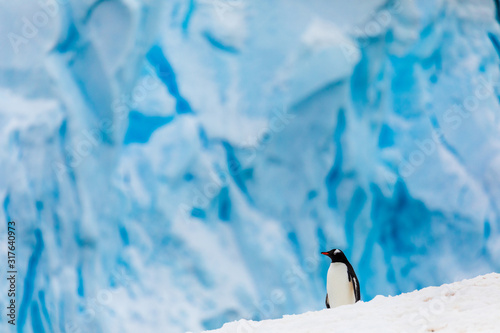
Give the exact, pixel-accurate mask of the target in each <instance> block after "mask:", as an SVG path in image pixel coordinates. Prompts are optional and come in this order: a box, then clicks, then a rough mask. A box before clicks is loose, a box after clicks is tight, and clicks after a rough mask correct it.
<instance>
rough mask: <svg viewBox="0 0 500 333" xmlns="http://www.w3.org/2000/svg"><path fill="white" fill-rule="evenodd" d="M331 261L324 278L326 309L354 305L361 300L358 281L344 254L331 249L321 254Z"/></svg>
mask: <svg viewBox="0 0 500 333" xmlns="http://www.w3.org/2000/svg"><path fill="white" fill-rule="evenodd" d="M321 254H324V255H325V256H328V257H329V258H330V259H332V263H331V264H330V268H329V269H328V275H327V278H326V300H325V303H326V307H327V308H328V309H329V308H330V307H332V308H335V307H337V306H340V305H346V304H354V303H356V302H357V301H359V300H360V299H361V294H360V291H359V281H358V277H357V276H356V273H355V272H354V269H353V268H352V266H351V264H350V263H349V260H347V258H346V256H345V254H344V252H342V251H341V250H339V249H333V250H331V251H328V252H321Z"/></svg>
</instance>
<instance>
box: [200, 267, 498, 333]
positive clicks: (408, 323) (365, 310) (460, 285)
mask: <svg viewBox="0 0 500 333" xmlns="http://www.w3.org/2000/svg"><path fill="white" fill-rule="evenodd" d="M499 300H500V274H497V273H491V274H487V275H483V276H478V277H476V278H474V279H470V280H463V281H461V282H455V283H452V284H445V285H442V286H440V287H428V288H424V289H422V290H418V291H414V292H411V293H407V294H401V295H398V296H395V297H383V296H377V297H375V298H374V299H373V300H371V301H370V302H358V303H356V304H354V305H345V306H341V307H338V308H335V309H325V310H321V311H317V312H308V313H304V314H300V315H292V316H284V317H283V318H282V319H275V320H264V321H261V322H255V321H246V320H240V321H237V322H233V323H229V324H225V325H224V327H222V328H221V329H218V330H214V331H207V333H208V332H211V333H251V332H255V333H315V332H318V333H320V332H321V333H328V332H335V333H343V332H345V333H353V332H380V333H412V332H440V333H445V332H450V333H465V332H471V333H479V332H498V331H499V330H500V301H499Z"/></svg>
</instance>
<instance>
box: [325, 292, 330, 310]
mask: <svg viewBox="0 0 500 333" xmlns="http://www.w3.org/2000/svg"><path fill="white" fill-rule="evenodd" d="M325 304H326V308H327V309H329V308H330V302H328V294H326V300H325Z"/></svg>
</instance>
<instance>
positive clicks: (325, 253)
mask: <svg viewBox="0 0 500 333" xmlns="http://www.w3.org/2000/svg"><path fill="white" fill-rule="evenodd" d="M321 254H324V255H325V256H327V255H329V253H328V252H321Z"/></svg>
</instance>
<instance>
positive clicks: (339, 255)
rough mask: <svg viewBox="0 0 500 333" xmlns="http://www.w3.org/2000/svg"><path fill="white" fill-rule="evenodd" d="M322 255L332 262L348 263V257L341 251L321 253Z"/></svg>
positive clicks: (334, 250)
mask: <svg viewBox="0 0 500 333" xmlns="http://www.w3.org/2000/svg"><path fill="white" fill-rule="evenodd" d="M321 254H324V255H325V256H328V257H329V258H330V259H332V262H343V263H346V262H347V257H346V256H345V254H344V252H342V250H339V249H333V250H330V251H328V252H321Z"/></svg>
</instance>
